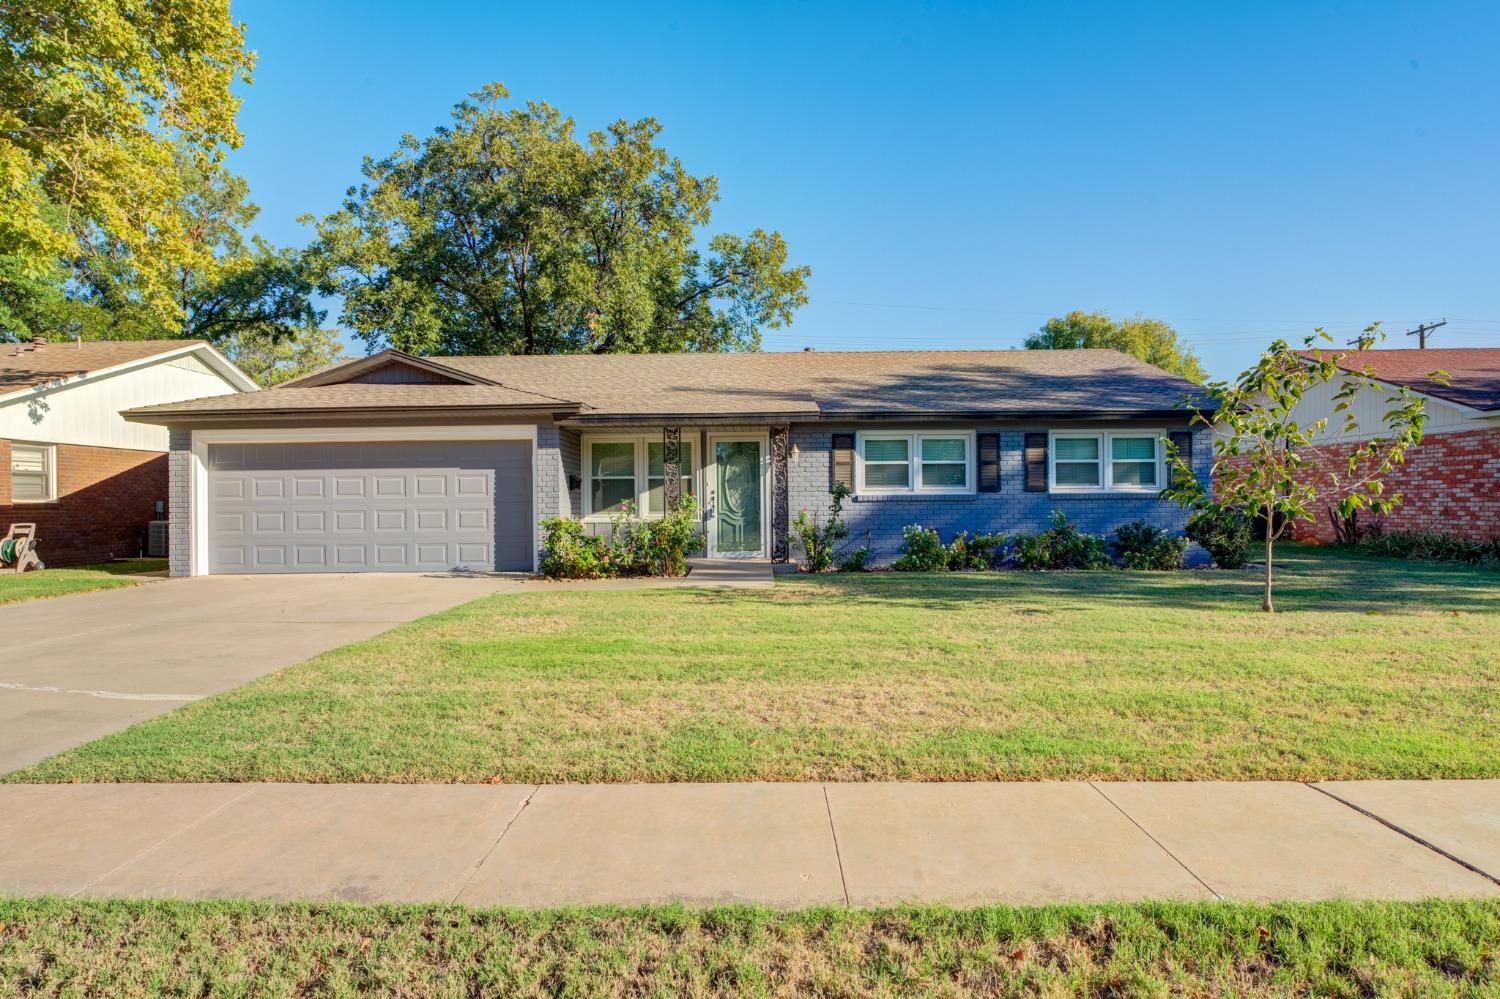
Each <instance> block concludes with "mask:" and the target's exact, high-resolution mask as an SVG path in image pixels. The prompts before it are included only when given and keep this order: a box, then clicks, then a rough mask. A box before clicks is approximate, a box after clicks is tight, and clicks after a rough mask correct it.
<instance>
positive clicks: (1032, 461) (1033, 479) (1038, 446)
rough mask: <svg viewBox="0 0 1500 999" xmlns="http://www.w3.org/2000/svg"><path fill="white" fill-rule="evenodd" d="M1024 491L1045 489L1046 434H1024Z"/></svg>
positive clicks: (1040, 491)
mask: <svg viewBox="0 0 1500 999" xmlns="http://www.w3.org/2000/svg"><path fill="white" fill-rule="evenodd" d="M1026 491H1027V492H1028V493H1044V492H1046V491H1047V435H1046V434H1027V435H1026Z"/></svg>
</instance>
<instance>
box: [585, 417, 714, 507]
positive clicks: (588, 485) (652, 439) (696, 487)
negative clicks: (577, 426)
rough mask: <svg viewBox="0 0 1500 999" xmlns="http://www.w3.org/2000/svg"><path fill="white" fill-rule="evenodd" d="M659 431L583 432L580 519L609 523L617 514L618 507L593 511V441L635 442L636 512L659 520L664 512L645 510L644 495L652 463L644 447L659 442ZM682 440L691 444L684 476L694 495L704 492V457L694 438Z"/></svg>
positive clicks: (648, 491)
mask: <svg viewBox="0 0 1500 999" xmlns="http://www.w3.org/2000/svg"><path fill="white" fill-rule="evenodd" d="M661 443H663V442H662V438H661V434H660V433H655V434H586V435H585V436H584V437H583V438H582V439H581V440H580V441H579V442H578V447H579V452H580V453H579V463H580V464H582V465H583V468H582V472H583V474H582V476H580V478H582V480H583V489H582V492H583V502H582V504H581V508H582V511H583V515H582V517H581V518H580V519H581V520H586V521H589V522H591V523H596V524H598V523H608V522H609V520H610V518H612V517H614V516H616V515H617V514H618V513H619V511H617V510H600V511H597V512H596V511H595V510H594V462H593V459H592V457H591V455H590V451H591V450H592V449H593V446H594V445H595V444H634V445H635V513H636V516H637V517H638V518H640V519H641V520H660V519H661V518H662V516H663V515H664V514H665V511H663V512H662V513H644V512H643V511H644V510H645V509H646V496H647V494H648V493H650V492H651V476H650V472H651V463H650V462H649V461H648V460H647V456H646V448H647V446H648V445H650V444H661ZM683 443H686V444H690V445H692V447H693V467H692V470H691V471H690V472H689V473H688V475H687V476H685V478H687V479H688V480H689V481H691V482H692V484H693V486H692V487H693V495H694V496H701V495H702V494H703V489H702V482H701V481H700V479H699V476H700V475H701V474H702V471H703V460H702V458H700V457H699V455H698V445H697V442H696V441H695V440H691V439H690V440H686V441H684V442H683Z"/></svg>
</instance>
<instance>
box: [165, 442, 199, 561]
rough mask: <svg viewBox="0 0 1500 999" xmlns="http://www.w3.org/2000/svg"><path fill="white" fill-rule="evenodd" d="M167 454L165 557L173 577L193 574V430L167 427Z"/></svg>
mask: <svg viewBox="0 0 1500 999" xmlns="http://www.w3.org/2000/svg"><path fill="white" fill-rule="evenodd" d="M167 446H168V447H169V448H170V449H171V450H170V452H169V453H168V455H167V548H168V551H167V556H168V568H169V571H170V573H171V574H172V575H173V576H191V575H192V574H193V561H192V555H193V550H192V542H193V432H192V431H191V430H188V429H187V428H186V427H169V428H168V444H167Z"/></svg>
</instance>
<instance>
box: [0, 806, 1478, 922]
mask: <svg viewBox="0 0 1500 999" xmlns="http://www.w3.org/2000/svg"><path fill="white" fill-rule="evenodd" d="M0 844H3V845H4V849H3V850H0V894H3V895H37V894H58V895H78V896H127V897H173V898H266V899H351V900H359V901H399V902H446V901H453V900H457V901H460V902H469V903H476V904H504V905H518V906H528V907H540V906H553V905H563V904H584V903H623V904H638V903H650V902H668V901H682V902H688V903H704V904H706V903H719V902H756V903H763V904H767V905H772V906H779V907H800V906H809V905H846V904H847V905H854V906H875V905H889V904H895V903H902V902H942V903H948V904H953V905H977V904H983V903H1048V902H1079V901H1106V900H1140V899H1211V898H1216V897H1218V898H1235V899H1246V900H1250V899H1254V900H1271V899H1320V898H1335V897H1347V898H1389V899H1416V898H1426V897H1433V896H1469V897H1497V896H1500V881H1497V880H1496V879H1497V877H1500V781H1431V782H1422V781H1411V782H1405V781H1393V782H1349V783H1337V782H1336V783H1329V784H1322V785H1302V784H1294V783H1263V782H1262V783H1232V784H1231V783H1171V784H1165V783H1164V784H1146V783H1090V782H1060V783H1017V784H635V785H547V786H542V787H522V786H485V785H430V784H429V785H400V784H369V785H297V784H201V785H180V784H179V785H173V784H155V785H128V784H127V785H110V784H98V785H14V786H0Z"/></svg>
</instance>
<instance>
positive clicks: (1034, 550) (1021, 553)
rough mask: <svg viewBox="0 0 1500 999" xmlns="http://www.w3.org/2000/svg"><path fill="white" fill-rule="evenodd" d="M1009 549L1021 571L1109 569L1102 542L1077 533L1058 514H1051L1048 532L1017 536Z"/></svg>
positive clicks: (1012, 540) (1055, 512)
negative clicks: (1011, 550) (1014, 553)
mask: <svg viewBox="0 0 1500 999" xmlns="http://www.w3.org/2000/svg"><path fill="white" fill-rule="evenodd" d="M1011 545H1012V546H1013V547H1014V548H1015V552H1016V564H1017V565H1018V566H1020V567H1021V568H1022V569H1105V568H1108V567H1109V565H1110V561H1109V556H1108V555H1107V554H1105V551H1104V539H1103V538H1096V537H1094V536H1093V535H1092V534H1084V533H1082V532H1081V531H1079V530H1078V528H1076V527H1074V526H1073V525H1072V524H1070V523H1068V518H1067V515H1066V514H1064V513H1063V512H1062V511H1061V510H1053V511H1052V526H1051V527H1049V528H1048V529H1047V530H1045V531H1043V532H1041V533H1040V534H1017V535H1016V536H1015V537H1014V538H1012V539H1011Z"/></svg>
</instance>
